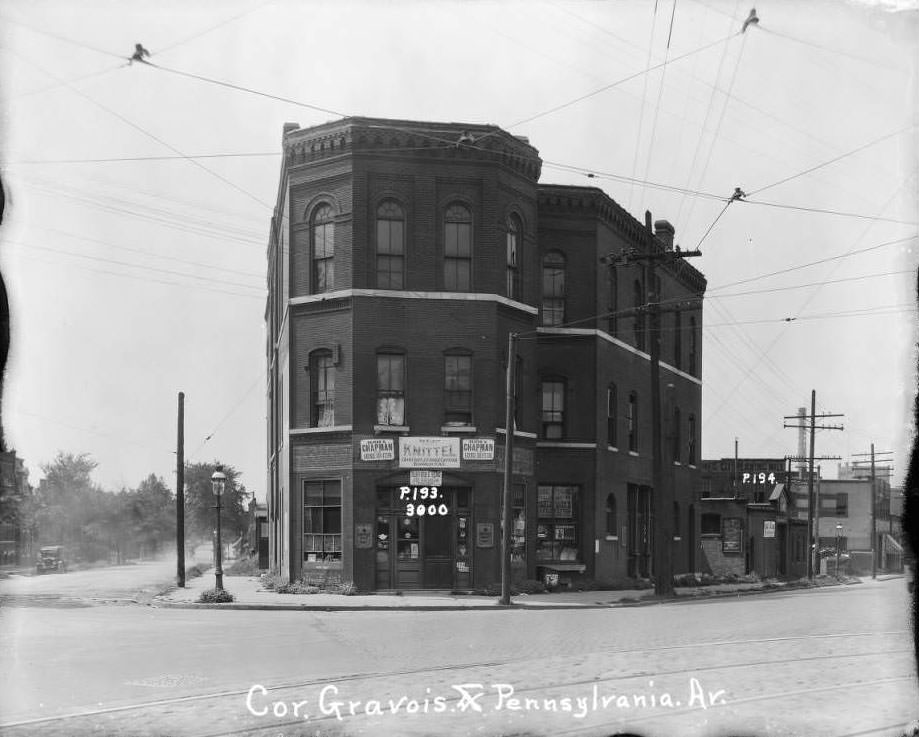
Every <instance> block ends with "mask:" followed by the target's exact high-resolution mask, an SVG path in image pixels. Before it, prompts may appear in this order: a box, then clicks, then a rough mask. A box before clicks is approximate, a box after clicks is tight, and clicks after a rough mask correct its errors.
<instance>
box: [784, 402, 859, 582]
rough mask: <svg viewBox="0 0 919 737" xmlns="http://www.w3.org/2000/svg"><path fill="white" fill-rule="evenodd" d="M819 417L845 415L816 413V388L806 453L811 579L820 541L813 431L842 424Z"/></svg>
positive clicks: (790, 417)
mask: <svg viewBox="0 0 919 737" xmlns="http://www.w3.org/2000/svg"><path fill="white" fill-rule="evenodd" d="M818 417H820V418H821V419H823V418H826V417H845V415H838V414H837V415H834V414H821V415H818V414H817V390H816V389H811V416H810V451H809V453H808V464H807V465H808V474H807V541H808V543H809V546H810V547H809V553H808V556H807V578H808V579H809V580H813V578H814V568H815V558H816V556H817V547H818V545H819V543H820V531H819V530H815V529H814V511H815V507H816V506H817V505H816V500H815V498H814V460H815V459H814V432H815V431H816V430H818V429H820V430H842V429H843V427H842V425H817V418H818ZM784 419H786V420H800V419H801V416H800V415H785V418H784ZM784 426H785V427H793V428H795V429H798V430H800V429H801V427H802V425H789V424H788V423H787V422H786V423H785V424H784Z"/></svg>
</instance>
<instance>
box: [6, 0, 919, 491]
mask: <svg viewBox="0 0 919 737" xmlns="http://www.w3.org/2000/svg"><path fill="white" fill-rule="evenodd" d="M676 3H677V4H676V8H675V13H674V15H673V18H674V20H673V28H672V35H671V46H670V51H669V57H668V58H671V59H673V58H674V57H679V56H681V55H683V54H687V53H689V52H692V51H694V50H696V49H699V48H700V47H703V46H706V45H708V44H714V45H713V46H711V48H709V49H708V50H706V51H702V52H699V53H694V54H690V55H688V56H686V58H683V59H678V60H676V61H673V62H672V63H670V64H668V65H667V66H666V67H665V68H664V69H665V71H664V70H662V69H660V68H658V69H656V70H654V71H651V72H648V73H647V74H638V75H637V76H635V77H634V78H633V79H631V80H630V81H627V82H623V83H622V84H619V85H617V86H615V87H611V88H610V89H608V90H606V91H604V92H602V93H599V94H596V95H593V96H591V97H589V98H587V99H585V100H583V101H580V102H578V103H576V104H573V105H570V106H568V107H565V108H563V109H560V110H558V111H556V112H553V113H551V114H547V115H543V116H541V117H538V118H536V119H534V120H532V121H530V122H526V123H522V124H517V123H518V122H519V121H522V120H526V119H529V118H531V117H533V116H536V115H538V114H540V113H543V112H545V111H548V110H550V109H552V108H555V107H556V106H559V105H562V104H563V103H566V102H569V101H571V100H573V99H575V98H578V97H580V96H582V95H586V94H587V93H589V92H592V91H594V90H597V89H599V88H601V87H604V86H606V85H610V84H612V83H614V82H617V81H618V80H622V79H624V78H626V77H629V76H630V75H633V74H636V73H637V72H641V70H643V69H646V68H647V67H648V66H650V65H655V64H659V63H660V62H662V61H664V59H665V55H666V54H667V48H666V47H667V39H668V35H670V18H671V13H672V12H673V3H672V0H661V1H660V2H659V3H657V13H656V16H655V13H654V6H655V3H652V2H651V1H650V0H646V1H645V2H631V1H629V0H617V1H616V2H601V1H599V0H598V1H594V2H588V1H584V2H571V1H569V0H548V1H545V2H542V1H535V2H529V1H528V2H437V3H431V2H399V1H395V2H386V3H383V2H369V1H368V2H354V1H353V0H352V1H347V0H346V1H345V2H292V1H291V2H284V1H283V0H276V1H274V2H272V1H270V0H269V1H268V2H264V1H262V2H251V1H250V2H237V1H235V0H223V1H222V2H220V3H217V2H204V1H203V0H198V1H197V2H187V1H183V2H160V3H141V2H131V1H128V2H126V1H125V0H117V1H115V0H110V1H109V2H101V1H96V2H80V3H73V2H64V0H36V1H34V2H28V3H26V2H21V1H19V2H17V1H15V0H0V29H2V31H0V65H2V66H0V73H2V77H0V94H2V106H3V107H2V112H3V117H2V123H0V125H2V129H0V134H2V139H0V162H2V165H3V176H4V185H5V187H6V191H7V194H8V196H9V202H8V208H7V212H6V218H5V222H4V223H3V227H2V230H0V249H2V250H0V265H2V269H3V275H4V278H5V279H6V283H7V288H8V290H9V293H10V300H11V310H12V320H13V328H12V329H13V335H12V347H11V359H10V364H9V366H8V370H7V380H6V387H5V388H6V391H5V396H4V398H3V420H4V426H5V431H6V434H7V439H8V442H9V444H10V445H11V446H13V447H15V448H16V450H17V451H18V452H19V454H20V455H21V456H22V457H24V458H25V460H26V463H27V465H28V467H29V468H30V470H31V481H32V483H37V482H38V480H39V478H40V477H41V472H40V469H39V464H41V463H43V462H46V461H49V460H51V459H52V458H53V457H54V455H55V454H56V452H57V451H58V450H63V451H66V452H74V453H78V452H88V453H91V454H92V456H93V457H94V458H95V459H96V460H97V461H98V462H99V468H98V469H97V471H96V474H95V478H96V479H97V480H98V481H99V482H100V483H102V484H103V485H104V486H106V487H107V488H110V489H117V488H120V487H122V486H129V487H131V486H136V484H138V483H139V482H140V481H141V479H142V478H144V477H145V476H146V475H147V474H149V473H151V472H153V473H156V474H158V475H160V476H163V477H164V478H165V479H166V480H167V481H168V482H169V483H173V484H174V472H175V456H174V450H175V443H176V402H177V400H176V397H177V393H178V392H179V391H184V392H185V393H186V431H185V434H186V457H187V458H188V459H189V460H193V461H205V460H213V459H215V458H216V459H220V460H221V461H223V462H226V463H230V464H232V465H234V466H236V467H237V468H239V469H240V470H241V471H242V472H243V481H244V482H245V483H246V485H247V487H248V488H249V489H250V490H253V491H256V492H257V494H258V496H259V497H260V498H264V492H265V481H264V479H265V472H264V467H265V399H264V389H263V387H264V371H265V358H264V354H265V350H264V334H265V332H264V323H263V313H264V296H265V292H264V283H265V269H266V264H265V248H266V244H267V235H268V226H269V220H270V216H271V206H272V205H273V204H274V201H275V196H276V188H277V183H278V175H279V169H278V167H279V163H280V157H279V155H278V154H279V151H280V143H281V129H282V126H283V123H284V122H285V121H296V122H298V123H299V124H300V125H302V126H308V125H313V124H317V123H321V122H325V121H326V120H330V119H335V118H336V117H338V116H337V115H334V114H331V113H326V112H318V111H315V110H311V109H309V108H307V107H304V106H298V105H296V104H293V103H291V102H281V101H277V100H272V99H268V98H266V97H263V96H257V95H254V94H251V93H246V92H242V91H238V90H232V89H228V88H225V87H220V86H217V85H216V84H213V83H209V82H203V81H199V80H195V79H191V78H188V77H184V76H180V75H179V74H176V73H174V72H171V71H167V70H166V69H163V68H153V67H146V66H143V65H138V64H135V65H133V66H124V59H125V58H126V57H127V56H129V55H130V53H131V52H132V51H133V47H134V44H135V43H137V42H141V43H143V45H144V46H145V47H146V48H147V49H149V50H150V52H151V53H152V57H151V61H153V62H154V63H156V64H158V65H160V67H165V68H168V69H171V70H176V71H181V72H184V73H190V74H196V75H200V76H203V77H208V78H211V79H217V80H221V81H224V82H228V83H232V84H235V85H239V86H244V87H248V88H251V89H253V90H258V91H260V92H264V93H270V94H274V95H277V96H280V97H285V98H288V99H290V100H293V101H297V102H302V103H307V104H311V105H315V106H318V107H321V108H325V109H326V110H330V111H338V112H341V113H343V114H349V115H369V116H380V117H393V118H402V119H417V120H434V121H469V122H475V123H494V124H497V125H501V126H503V127H505V128H507V129H508V130H510V131H511V132H512V133H515V134H519V135H526V136H528V137H529V138H530V141H531V143H532V144H533V145H534V146H536V148H537V149H538V150H539V151H540V154H541V156H542V158H543V160H544V162H545V164H544V167H543V175H542V180H541V181H543V182H550V183H562V184H589V185H596V186H599V187H602V188H603V189H604V190H605V191H606V192H607V193H608V194H609V195H610V196H611V197H612V198H614V199H615V200H616V201H618V202H619V203H621V204H622V205H623V206H624V207H626V208H627V209H628V210H629V211H630V212H632V213H633V214H634V215H635V216H636V217H637V218H638V219H639V220H643V213H644V211H645V209H649V210H651V212H652V213H653V216H654V218H655V219H658V218H667V219H669V220H670V221H671V222H672V223H673V224H674V225H675V227H676V241H677V242H678V243H679V244H680V245H681V246H682V247H683V248H687V249H688V248H695V247H696V246H697V245H698V244H699V243H700V240H701V239H702V238H703V236H704V235H705V233H706V231H707V230H708V229H709V227H710V226H711V225H712V223H713V221H714V220H715V218H716V217H717V216H718V214H719V212H721V210H722V209H723V208H724V203H723V202H721V201H719V200H716V199H712V198H708V197H700V196H684V195H683V194H681V193H678V192H674V191H672V190H668V189H665V188H661V187H657V186H655V187H650V186H648V187H642V186H641V185H634V184H629V183H628V182H627V181H623V180H622V179H621V178H619V177H626V178H635V179H643V180H647V181H650V182H653V183H655V184H663V185H669V186H672V187H677V188H683V189H692V190H695V191H699V192H705V193H714V194H717V195H719V196H723V197H727V196H729V195H730V194H731V193H732V192H733V190H734V187H736V186H740V187H742V188H743V189H744V190H745V191H746V192H748V193H750V197H749V199H750V200H751V201H750V202H746V203H744V202H739V203H734V204H732V205H730V206H729V207H728V209H727V210H726V211H725V212H724V214H723V216H722V217H721V218H720V219H719V220H718V222H717V223H716V224H715V226H714V228H713V229H712V230H711V232H710V233H709V234H708V235H707V237H705V240H704V242H703V243H702V246H701V247H702V251H703V253H704V255H703V257H702V258H698V259H694V260H693V265H694V266H696V267H697V268H699V269H700V270H701V271H702V272H703V273H705V275H706V277H707V278H708V282H709V294H708V295H707V298H706V302H705V313H704V314H705V318H704V321H705V324H706V326H705V332H704V342H703V380H704V389H703V419H702V428H703V445H702V455H703V457H705V458H717V457H721V456H731V455H733V452H734V438H735V437H738V438H739V442H740V454H741V455H742V456H759V457H766V456H769V457H771V456H782V455H784V454H786V453H792V452H795V451H796V446H797V434H796V432H795V431H794V430H789V429H783V427H782V425H783V419H782V417H783V415H790V414H793V413H794V412H795V411H796V409H797V407H799V406H809V403H810V391H811V389H812V388H814V389H816V390H817V406H818V412H834V413H835V412H838V413H844V414H845V417H844V418H838V419H836V420H831V421H830V422H833V423H838V422H841V423H843V424H844V425H845V428H846V429H845V431H844V432H835V431H824V432H820V433H818V436H817V453H818V455H840V456H842V457H843V459H844V460H847V459H849V458H850V455H851V454H853V453H863V452H867V451H868V449H869V445H870V443H871V442H872V441H874V442H875V443H876V446H877V449H878V450H893V451H895V452H896V455H895V465H896V472H897V473H896V475H895V480H897V479H899V478H902V475H903V473H904V472H905V469H906V462H907V456H906V453H907V451H908V448H909V444H910V442H911V435H910V433H911V428H910V421H911V420H910V414H909V412H910V408H911V403H912V399H913V394H914V386H915V380H914V375H913V366H914V346H915V344H916V320H915V308H914V307H911V306H912V305H914V304H915V290H914V288H913V284H914V283H915V268H916V253H917V249H919V244H917V243H916V241H915V240H902V241H901V242H899V243H894V244H889V242H890V241H895V240H897V239H908V238H910V237H911V236H914V235H915V234H916V230H917V228H916V221H917V219H919V217H917V215H919V214H917V212H916V203H917V201H919V196H917V194H919V193H917V166H916V165H917V150H916V141H917V136H916V130H917V129H916V128H915V127H912V128H910V127H909V126H911V125H915V122H916V119H917V99H916V96H915V89H916V86H917V74H916V73H917V69H916V58H917V53H916V52H917V37H919V34H917V27H919V26H917V16H919V12H917V10H916V4H915V2H910V3H903V2H898V3H891V2H883V3H868V2H858V3H856V2H841V1H833V2H829V1H825V2H802V1H801V0H783V1H777V0H759V1H758V2H756V10H757V13H758V15H759V17H760V19H761V20H760V25H759V27H753V28H751V29H750V30H748V31H747V33H745V34H743V35H741V36H734V37H733V38H730V39H729V40H727V41H725V42H724V43H716V42H718V41H721V40H723V39H727V38H728V37H729V36H731V34H734V33H736V32H737V30H739V28H740V26H741V23H742V21H743V19H744V18H746V16H747V14H748V12H749V10H750V5H751V4H752V0H748V1H747V2H743V3H742V2H739V0H738V1H736V2H735V1H734V0H704V1H703V0H676ZM895 8H899V9H898V10H895ZM652 28H653V32H652ZM649 45H650V51H649ZM119 57H121V58H120V59H119ZM649 57H650V64H649ZM713 85H714V86H715V87H717V90H713V88H712V86H713ZM725 93H730V96H727V95H726V94H725ZM890 134H893V135H890ZM883 136H888V137H887V138H886V139H885V140H882V141H879V142H876V143H873V145H870V146H868V147H866V148H864V150H862V151H859V152H856V153H851V154H850V152H852V151H854V150H855V149H858V148H860V147H862V146H865V144H869V143H872V142H874V141H877V139H880V138H881V137H883ZM179 154H182V155H186V156H188V155H193V156H202V155H213V154H266V155H258V156H235V157H228V156H222V157H215V158H199V159H196V161H197V162H198V163H197V165H196V164H194V163H191V162H190V161H188V160H185V159H182V158H171V159H161V160H149V159H146V160H140V161H137V160H135V161H125V160H123V159H131V158H135V159H136V158H142V157H177V156H178V155H179ZM846 154H850V155H846ZM844 155H845V156H844ZM840 156H842V157H843V158H841V159H840V160H839V161H837V162H835V163H832V164H830V165H827V166H825V167H822V168H820V169H819V170H816V171H814V172H812V173H810V174H807V175H804V176H800V177H797V178H795V179H792V180H790V181H788V182H787V183H783V184H779V185H778V186H774V187H770V188H769V189H768V190H766V191H763V192H762V193H760V194H753V193H754V191H755V190H758V189H759V188H761V187H766V186H768V185H772V184H773V183H775V182H778V181H780V180H783V179H785V178H786V177H791V176H793V175H796V174H799V173H800V172H803V171H805V170H807V169H809V168H811V167H815V166H817V165H819V164H822V163H824V162H827V161H829V160H831V159H834V158H835V157H840ZM88 159H119V160H117V161H92V162H90V161H86V160H88ZM72 160H80V163H60V162H64V161H72ZM35 162H45V163H35ZM49 162H58V163H49ZM557 164H563V165H569V166H574V167H580V168H581V169H582V170H581V171H580V172H576V171H571V170H565V169H561V168H558V167H557V166H554V165H557ZM584 170H590V171H592V172H595V173H597V174H600V173H601V172H602V173H604V174H611V175H614V176H615V177H617V178H611V177H603V176H597V177H596V178H587V177H586V176H585V173H584ZM754 200H760V201H765V202H772V203H781V204H783V205H793V206H796V207H803V208H813V209H823V210H834V211H838V212H844V213H855V214H860V215H864V216H868V217H873V218H878V217H880V218H886V219H888V220H871V219H866V218H856V217H847V216H842V215H836V214H828V213H822V212H809V211H802V210H793V209H788V208H777V207H769V206H765V205H758V204H754V203H753V201H754ZM892 221H901V222H892ZM885 243H888V245H883V246H881V247H878V248H875V249H873V250H870V251H867V252H864V253H859V254H855V255H852V256H851V257H848V258H842V259H836V260H832V261H828V262H825V263H822V264H819V265H816V266H811V267H808V268H800V269H795V270H792V271H789V272H787V273H785V274H781V275H776V276H763V275H766V274H770V273H771V272H775V271H779V270H781V269H788V268H789V267H795V266H800V265H802V264H806V263H809V262H813V261H817V260H819V259H825V258H829V257H833V256H841V255H843V254H846V253H849V252H851V251H859V250H862V249H866V248H869V247H871V246H877V245H879V244H885ZM910 270H912V272H913V273H911V274H910V273H894V274H891V273H890V272H908V271H910ZM880 274H887V275H886V276H878V275H880ZM841 279H847V280H848V281H842V282H837V283H831V284H825V285H823V286H806V287H801V288H796V289H783V288H784V287H795V286H800V285H812V284H814V283H817V282H826V281H829V280H833V281H835V280H841ZM740 280H751V281H746V282H745V283H744V284H741V285H737V286H733V287H732V286H729V285H730V284H731V283H733V282H737V281H740ZM760 290H776V291H760ZM751 291H758V292H759V293H755V294H751V293H749V292H751ZM738 292H744V293H746V294H742V295H738V296H728V295H737V293H738ZM719 293H720V294H724V295H725V296H724V298H721V299H715V297H716V295H718V294H719ZM887 305H895V306H898V307H894V308H891V309H886V310H885V309H883V308H884V306H887ZM860 311H864V312H863V314H852V313H857V312H860ZM786 317H796V318H797V319H796V321H794V322H790V323H789V322H781V321H782V320H783V318H786ZM209 435H212V437H211V439H210V440H208V441H207V442H205V438H206V437H207V436H209ZM835 465H836V462H835V461H830V462H825V463H824V468H826V467H827V466H830V467H831V469H832V470H831V471H830V473H829V475H834V473H833V472H834V470H835Z"/></svg>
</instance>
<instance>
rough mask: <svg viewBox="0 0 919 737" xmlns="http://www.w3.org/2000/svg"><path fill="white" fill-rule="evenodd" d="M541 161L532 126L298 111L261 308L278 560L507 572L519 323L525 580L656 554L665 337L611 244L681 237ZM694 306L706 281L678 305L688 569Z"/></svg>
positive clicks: (461, 578)
mask: <svg viewBox="0 0 919 737" xmlns="http://www.w3.org/2000/svg"><path fill="white" fill-rule="evenodd" d="M540 169H541V161H540V158H539V154H538V152H537V150H536V149H535V148H533V147H532V146H531V145H530V144H529V142H528V141H527V140H526V139H523V138H520V137H516V136H513V135H511V134H509V133H507V132H505V131H503V130H501V129H500V128H497V127H494V126H481V125H478V126H477V125H466V124H455V123H448V124H443V123H427V122H415V121H401V120H384V119H371V118H346V119H344V120H341V121H337V122H332V123H327V124H324V125H320V126H315V127H312V128H309V129H299V128H298V127H297V126H296V125H295V124H287V125H285V127H284V158H283V163H282V167H281V177H280V184H279V189H278V197H277V204H276V210H275V216H274V218H273V219H272V227H271V234H270V240H269V246H268V281H269V297H268V304H267V310H266V322H267V327H268V331H267V332H268V340H267V361H268V369H269V370H268V386H267V394H268V448H269V453H268V455H269V458H268V488H269V499H268V502H269V503H268V506H269V529H270V546H269V547H270V566H271V569H272V570H273V571H275V572H276V573H279V574H280V575H281V576H282V577H283V578H285V579H287V578H289V579H299V578H304V579H310V580H342V581H350V582H353V583H354V584H355V586H356V587H357V588H358V589H359V590H391V589H413V588H427V589H471V588H481V587H484V586H487V585H489V584H493V583H495V582H497V581H500V560H501V498H502V483H503V476H502V472H503V464H504V446H505V437H506V428H505V427H504V424H505V422H504V397H505V367H506V365H507V360H508V356H507V345H508V334H509V333H511V332H513V333H517V334H519V335H520V336H521V337H520V339H519V340H518V341H517V351H516V356H514V360H515V362H516V363H515V366H516V374H517V380H516V382H515V386H514V395H515V399H516V402H515V421H514V426H515V429H514V434H515V435H514V452H513V459H512V461H513V463H512V468H513V519H514V522H513V530H512V539H513V549H512V565H513V567H514V576H515V578H518V579H524V578H530V579H532V578H536V577H544V576H548V577H550V579H551V580H556V579H558V580H561V581H562V582H564V581H565V580H572V579H574V578H576V577H579V576H582V577H587V578H592V579H596V580H598V581H614V580H618V579H623V578H626V577H629V576H632V577H639V576H642V577H643V576H648V575H651V574H652V573H653V571H652V570H651V545H652V543H653V534H652V529H653V524H654V493H653V489H652V488H651V458H650V449H651V396H650V360H649V355H648V353H647V352H646V351H647V349H648V341H649V336H648V332H647V325H646V316H645V315H644V314H640V315H635V314H634V313H629V316H628V317H625V316H621V315H617V314H616V313H617V311H620V312H621V311H622V310H627V309H630V308H632V307H634V306H639V305H642V304H645V302H646V301H647V290H648V287H649V285H648V284H646V282H645V272H644V271H643V269H642V267H640V266H637V265H632V266H616V267H607V266H604V265H603V264H601V263H600V258H601V257H603V256H606V255H607V254H609V253H610V252H617V253H618V252H619V251H620V250H622V249H623V248H625V249H629V248H634V249H638V250H640V251H647V250H648V249H667V248H672V247H673V229H672V227H670V225H669V223H666V221H658V223H657V224H656V226H657V234H656V235H655V234H654V233H653V232H652V230H651V225H650V215H649V216H648V218H647V221H646V223H639V222H638V221H636V220H635V219H634V218H632V217H631V216H630V215H628V213H626V212H625V211H624V210H623V209H622V208H621V207H619V206H618V205H617V204H616V203H615V202H613V201H612V200H611V199H610V198H609V197H607V196H606V195H605V194H604V193H603V192H601V191H600V190H598V189H595V188H590V187H567V186H545V185H539V184H538V179H539V175H540ZM657 281H658V282H659V284H658V287H659V289H660V290H661V294H662V299H663V300H664V301H668V300H671V301H674V300H675V301H678V300H680V299H681V298H683V297H685V298H686V299H690V298H693V297H697V298H698V297H701V295H702V293H703V292H704V289H705V281H704V278H703V277H702V275H701V274H699V273H698V272H697V271H696V270H695V269H693V268H692V267H691V266H689V265H688V264H685V263H684V264H679V263H678V264H674V265H672V266H669V265H668V266H660V267H658V269H657ZM701 314H702V313H701V300H697V301H696V303H695V308H694V309H693V310H692V311H685V312H683V311H680V312H671V313H666V314H664V315H663V316H662V341H661V346H662V347H661V360H662V363H661V385H662V391H663V392H664V393H663V394H662V397H663V404H662V406H663V407H664V414H665V417H664V427H665V428H666V433H665V435H666V436H665V449H666V450H667V452H666V453H665V457H666V462H665V466H664V467H665V471H666V473H667V475H668V478H669V479H670V480H671V482H672V483H673V484H674V491H675V493H674V499H675V500H676V502H675V504H674V510H673V512H674V514H675V515H676V520H675V524H676V526H675V527H674V530H675V532H676V533H677V534H675V535H674V540H673V553H674V571H675V572H680V571H685V570H689V569H691V567H692V563H691V561H692V556H691V546H690V542H691V539H692V535H693V533H691V532H690V530H691V529H692V524H693V521H692V516H691V514H690V513H689V511H688V510H689V508H690V504H691V501H692V488H693V485H694V483H695V473H696V469H695V461H696V458H697V457H699V454H700V447H699V438H700V437H701V426H700V422H699V421H700V417H701V381H700V380H699V378H698V377H699V375H700V370H701V354H700V344H701V340H700V337H701V327H702V324H701ZM598 315H600V316H599V317H598ZM668 328H669V329H668ZM403 487H409V488H410V489H416V488H417V489H418V495H416V496H415V497H414V498H405V497H406V495H405V494H404V493H403V492H402V488H403ZM432 487H436V489H437V491H436V494H437V496H436V498H435V497H434V496H433V494H434V492H433V490H432ZM412 493H414V492H410V495H411V494H412ZM425 494H427V495H428V498H427V499H423V498H422V497H423V496H424V495H425ZM422 502H423V503H422ZM410 505H411V506H410ZM419 506H421V507H422V508H423V512H424V513H423V514H419V511H420V510H418V507H419ZM683 510H685V511H683Z"/></svg>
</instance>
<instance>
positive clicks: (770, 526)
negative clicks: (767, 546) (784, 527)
mask: <svg viewBox="0 0 919 737" xmlns="http://www.w3.org/2000/svg"><path fill="white" fill-rule="evenodd" d="M763 537H775V520H771V519H766V520H763Z"/></svg>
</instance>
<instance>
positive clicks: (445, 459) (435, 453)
mask: <svg viewBox="0 0 919 737" xmlns="http://www.w3.org/2000/svg"><path fill="white" fill-rule="evenodd" d="M399 467H400V468H459V467H460V439H459V438H443V437H430V438H421V437H419V438H411V437H408V438H407V437H400V438H399Z"/></svg>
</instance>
